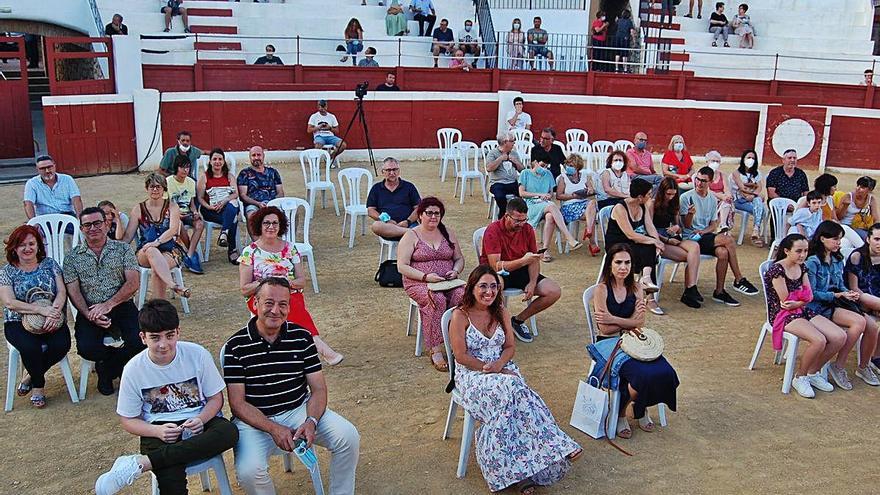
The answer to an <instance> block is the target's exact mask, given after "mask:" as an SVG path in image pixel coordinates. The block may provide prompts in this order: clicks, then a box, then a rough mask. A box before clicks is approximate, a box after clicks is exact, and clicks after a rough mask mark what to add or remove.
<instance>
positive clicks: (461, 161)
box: [452, 141, 489, 204]
mask: <svg viewBox="0 0 880 495" xmlns="http://www.w3.org/2000/svg"><path fill="white" fill-rule="evenodd" d="M453 146H456V147H458V151H459V153H458V159H457V160H456V167H455V185H454V186H453V190H454V191H455V192H453V194H452V196H453V197H455V195H456V194H458V195H459V204H464V190H465V187H466V186H469V187H470V191H471V195H473V194H474V185H473V181H474V180H478V181H480V193H481V194H482V196H483V201H486V202H488V201H489V200H488V199H487V197H486V196H487V193H486V176H485V175H483V172H482V171H481V170H480V155H481V154H482V153H481V151H480V148H479V147H477V144H476V143H473V142H471V141H460V142H458V143H456V144H454V145H453ZM459 184H460V187H459Z"/></svg>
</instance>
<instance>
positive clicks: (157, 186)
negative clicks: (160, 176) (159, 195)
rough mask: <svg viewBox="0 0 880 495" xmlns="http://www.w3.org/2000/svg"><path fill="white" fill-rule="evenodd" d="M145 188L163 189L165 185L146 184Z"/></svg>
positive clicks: (152, 189)
mask: <svg viewBox="0 0 880 495" xmlns="http://www.w3.org/2000/svg"><path fill="white" fill-rule="evenodd" d="M147 189H149V190H151V191H158V190H159V189H163V190H164V189H165V186H160V185H159V184H150V185H149V186H147Z"/></svg>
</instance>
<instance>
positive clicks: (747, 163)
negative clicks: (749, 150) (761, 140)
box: [744, 158, 755, 168]
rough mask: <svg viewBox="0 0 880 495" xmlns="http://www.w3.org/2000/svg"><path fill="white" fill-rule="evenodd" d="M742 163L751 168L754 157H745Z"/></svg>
mask: <svg viewBox="0 0 880 495" xmlns="http://www.w3.org/2000/svg"><path fill="white" fill-rule="evenodd" d="M744 163H745V164H746V167H748V168H752V165H754V164H755V159H754V158H746V159H745V162H744Z"/></svg>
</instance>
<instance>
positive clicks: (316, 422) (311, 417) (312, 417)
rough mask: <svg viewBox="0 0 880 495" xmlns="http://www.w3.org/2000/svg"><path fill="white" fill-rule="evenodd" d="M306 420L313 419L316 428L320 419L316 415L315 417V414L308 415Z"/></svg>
mask: <svg viewBox="0 0 880 495" xmlns="http://www.w3.org/2000/svg"><path fill="white" fill-rule="evenodd" d="M306 421H311V422H312V423H315V428H317V427H318V419H317V418H316V417H314V416H308V417H307V418H306Z"/></svg>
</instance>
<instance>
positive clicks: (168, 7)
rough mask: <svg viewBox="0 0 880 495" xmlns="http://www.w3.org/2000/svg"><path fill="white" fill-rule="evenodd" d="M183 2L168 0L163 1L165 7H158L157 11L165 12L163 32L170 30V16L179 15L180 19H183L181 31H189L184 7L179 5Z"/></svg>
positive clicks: (181, 0)
mask: <svg viewBox="0 0 880 495" xmlns="http://www.w3.org/2000/svg"><path fill="white" fill-rule="evenodd" d="M182 3H183V0H168V1H167V2H165V7H162V8H161V9H159V12H162V13H163V14H165V32H166V33H168V32H170V31H171V17H173V16H176V15H179V16H180V19H181V20H183V32H184V33H191V32H192V31H190V30H189V21H187V16H186V9H185V8H183V7H181V6H180V4H182Z"/></svg>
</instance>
